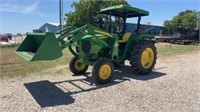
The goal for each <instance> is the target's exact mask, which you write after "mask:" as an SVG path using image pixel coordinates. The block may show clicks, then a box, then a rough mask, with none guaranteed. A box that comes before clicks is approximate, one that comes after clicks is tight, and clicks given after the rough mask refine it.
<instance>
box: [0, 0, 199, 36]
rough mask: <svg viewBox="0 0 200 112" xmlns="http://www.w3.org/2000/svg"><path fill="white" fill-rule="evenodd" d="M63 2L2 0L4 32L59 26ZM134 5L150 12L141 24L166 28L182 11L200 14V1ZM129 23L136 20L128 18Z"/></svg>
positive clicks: (67, 1) (133, 1)
mask: <svg viewBox="0 0 200 112" xmlns="http://www.w3.org/2000/svg"><path fill="white" fill-rule="evenodd" d="M58 1H59V0H0V33H1V34H2V33H13V34H16V33H22V34H24V33H26V32H32V30H33V29H38V28H39V27H40V26H42V25H43V24H44V23H47V22H52V23H59V3H58ZM73 1H79V0H63V3H64V5H63V12H64V13H68V12H70V11H74V10H75V9H74V8H72V7H71V4H72V3H73ZM127 1H128V3H129V4H130V5H131V6H134V7H137V8H141V9H144V10H147V11H149V12H150V16H147V17H143V18H142V21H141V23H144V22H151V24H153V25H163V22H164V20H171V19H172V18H173V17H174V16H176V15H177V14H178V13H179V12H180V11H185V10H186V9H190V10H196V11H200V0H127ZM128 22H129V23H133V22H135V19H128Z"/></svg>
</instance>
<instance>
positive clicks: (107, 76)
mask: <svg viewBox="0 0 200 112" xmlns="http://www.w3.org/2000/svg"><path fill="white" fill-rule="evenodd" d="M113 73H114V66H113V63H112V62H111V61H109V60H107V59H99V60H97V62H95V64H94V66H93V69H92V79H93V81H94V83H95V84H106V83H108V82H109V81H110V80H111V79H112V75H113Z"/></svg>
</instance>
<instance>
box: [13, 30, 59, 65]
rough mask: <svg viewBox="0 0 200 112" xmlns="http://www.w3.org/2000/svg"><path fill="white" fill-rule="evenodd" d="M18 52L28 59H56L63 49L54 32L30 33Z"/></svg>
mask: <svg viewBox="0 0 200 112" xmlns="http://www.w3.org/2000/svg"><path fill="white" fill-rule="evenodd" d="M16 53H17V54H18V55H19V56H21V57H22V58H24V59H25V60H27V61H42V60H54V59H57V58H59V57H61V56H62V49H61V48H60V47H59V44H58V40H57V39H56V37H55V35H54V33H29V34H27V37H26V38H25V40H24V41H23V42H22V44H21V45H20V46H19V48H18V49H17V51H16Z"/></svg>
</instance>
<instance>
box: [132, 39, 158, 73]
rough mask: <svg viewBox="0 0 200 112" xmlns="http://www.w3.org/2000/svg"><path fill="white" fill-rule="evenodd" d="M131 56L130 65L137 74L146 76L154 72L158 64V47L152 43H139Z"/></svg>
mask: <svg viewBox="0 0 200 112" xmlns="http://www.w3.org/2000/svg"><path fill="white" fill-rule="evenodd" d="M130 54H131V56H130V64H131V67H132V69H133V71H134V72H135V73H136V74H140V75H146V74H148V73H150V72H151V71H152V69H153V68H154V66H155V64H156V59H157V52H156V47H155V45H154V43H153V42H151V41H145V40H144V41H140V42H138V44H137V45H136V46H134V47H133V50H132V51H131V53H130Z"/></svg>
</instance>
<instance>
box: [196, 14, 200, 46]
mask: <svg viewBox="0 0 200 112" xmlns="http://www.w3.org/2000/svg"><path fill="white" fill-rule="evenodd" d="M197 30H198V31H199V44H200V12H197Z"/></svg>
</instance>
